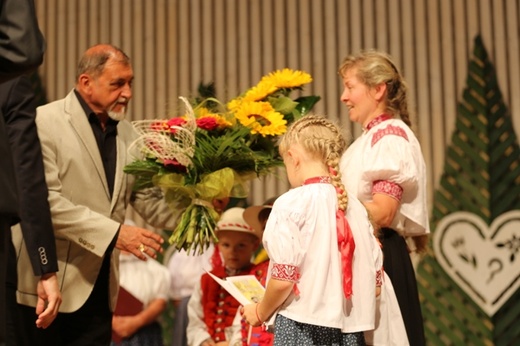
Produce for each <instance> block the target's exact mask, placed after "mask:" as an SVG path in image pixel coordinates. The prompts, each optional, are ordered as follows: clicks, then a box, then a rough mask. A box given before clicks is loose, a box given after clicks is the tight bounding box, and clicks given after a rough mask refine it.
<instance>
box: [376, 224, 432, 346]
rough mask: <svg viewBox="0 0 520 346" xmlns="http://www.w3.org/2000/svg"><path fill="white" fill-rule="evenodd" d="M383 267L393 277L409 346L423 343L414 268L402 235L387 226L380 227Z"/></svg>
mask: <svg viewBox="0 0 520 346" xmlns="http://www.w3.org/2000/svg"><path fill="white" fill-rule="evenodd" d="M381 232H382V235H381V237H380V240H381V243H382V245H383V256H384V259H383V267H384V270H385V272H386V273H387V274H388V276H389V277H390V280H392V285H393V286H394V290H395V294H396V296H397V301H398V303H399V308H400V309H401V315H402V316H403V320H404V326H405V328H406V334H407V335H408V341H409V342H410V345H411V346H422V345H425V339H424V326H423V318H422V313H421V305H420V302H419V292H418V290H417V281H416V279H415V271H414V268H413V265H412V260H411V258H410V253H409V251H408V246H407V245H406V241H405V239H404V238H403V237H401V236H400V235H399V234H398V233H397V232H395V231H394V230H392V229H390V228H382V229H381Z"/></svg>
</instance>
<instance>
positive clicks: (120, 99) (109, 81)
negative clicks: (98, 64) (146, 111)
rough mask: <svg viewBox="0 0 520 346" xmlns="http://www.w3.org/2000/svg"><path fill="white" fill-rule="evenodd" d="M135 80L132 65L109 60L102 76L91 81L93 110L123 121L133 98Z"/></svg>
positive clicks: (91, 104)
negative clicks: (129, 102)
mask: <svg viewBox="0 0 520 346" xmlns="http://www.w3.org/2000/svg"><path fill="white" fill-rule="evenodd" d="M133 79H134V72H133V70H132V67H131V66H130V65H126V64H123V63H121V62H119V61H117V60H114V59H110V60H108V61H107V63H106V64H105V68H104V69H103V72H102V73H101V75H99V76H98V77H97V78H92V79H91V85H90V95H89V96H90V97H89V98H90V99H89V101H90V102H89V103H90V106H91V107H92V110H93V111H94V112H95V113H106V114H108V115H109V116H110V117H111V118H113V119H115V120H122V119H123V118H124V116H125V113H126V110H127V106H128V101H130V99H131V98H132V82H133Z"/></svg>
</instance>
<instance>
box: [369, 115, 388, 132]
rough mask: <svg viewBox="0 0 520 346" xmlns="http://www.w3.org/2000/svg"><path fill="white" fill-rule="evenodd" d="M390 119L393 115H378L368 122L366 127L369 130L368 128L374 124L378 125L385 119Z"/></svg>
mask: <svg viewBox="0 0 520 346" xmlns="http://www.w3.org/2000/svg"><path fill="white" fill-rule="evenodd" d="M390 119H392V117H391V116H390V115H388V114H381V115H380V116H378V117H377V118H374V119H372V120H371V121H370V122H369V123H368V125H367V127H366V129H367V131H368V130H370V129H371V128H372V127H374V126H376V125H379V124H381V123H382V122H383V121H387V120H390Z"/></svg>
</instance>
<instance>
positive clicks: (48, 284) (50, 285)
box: [36, 273, 61, 329]
mask: <svg viewBox="0 0 520 346" xmlns="http://www.w3.org/2000/svg"><path fill="white" fill-rule="evenodd" d="M36 292H37V294H38V302H37V303H36V314H37V315H38V318H37V319H36V327H38V328H43V329H45V328H47V327H48V326H50V324H51V323H52V321H54V319H55V318H56V316H58V309H59V308H60V305H61V292H60V288H59V286H58V277H57V276H56V273H48V274H44V275H43V276H42V277H41V279H40V281H38V285H37V286H36Z"/></svg>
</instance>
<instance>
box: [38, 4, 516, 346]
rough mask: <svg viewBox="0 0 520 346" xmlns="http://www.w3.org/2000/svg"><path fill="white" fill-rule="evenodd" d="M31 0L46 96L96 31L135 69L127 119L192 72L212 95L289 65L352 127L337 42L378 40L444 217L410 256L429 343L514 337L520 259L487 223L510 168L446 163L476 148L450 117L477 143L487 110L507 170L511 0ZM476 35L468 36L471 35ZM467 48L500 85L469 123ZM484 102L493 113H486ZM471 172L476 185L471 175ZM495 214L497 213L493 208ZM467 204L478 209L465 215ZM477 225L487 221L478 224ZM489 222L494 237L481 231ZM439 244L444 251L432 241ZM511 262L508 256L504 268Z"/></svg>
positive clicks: (224, 95) (157, 110)
mask: <svg viewBox="0 0 520 346" xmlns="http://www.w3.org/2000/svg"><path fill="white" fill-rule="evenodd" d="M35 2H36V5H37V11H38V17H39V20H40V24H41V27H42V30H43V32H44V34H45V36H46V38H47V43H48V50H47V53H46V56H45V61H44V64H43V65H42V67H41V68H40V70H39V73H40V77H41V79H42V83H43V86H44V88H45V91H46V96H47V99H48V100H49V101H52V100H55V99H58V98H61V97H63V96H65V95H66V94H67V92H68V91H69V90H70V89H71V88H72V87H73V86H74V77H75V66H76V62H77V60H78V58H79V55H80V54H81V53H82V52H83V51H84V50H85V49H86V48H87V47H88V46H90V45H92V44H95V43H101V42H109V43H112V44H115V45H117V46H119V47H121V48H122V49H123V50H124V51H125V52H127V53H128V54H129V56H130V57H131V58H132V60H133V65H134V70H135V76H136V79H135V83H134V98H133V100H132V102H131V107H130V114H129V118H130V119H145V118H165V117H168V116H172V115H174V114H176V112H177V111H178V108H177V107H178V104H179V102H178V96H181V95H183V96H190V95H193V94H194V93H195V92H196V88H197V85H198V84H199V83H200V82H204V83H209V82H214V83H215V85H216V89H217V95H218V97H219V98H220V99H224V100H225V99H228V98H231V97H233V96H235V95H237V94H238V93H239V92H241V91H242V90H244V89H246V88H248V87H250V86H252V85H254V84H255V83H256V82H257V81H258V80H259V79H260V78H261V77H262V76H263V75H264V74H266V73H268V72H270V71H272V70H274V69H280V68H284V67H289V68H293V69H301V70H305V71H307V72H309V73H311V74H312V76H313V77H314V82H313V83H312V84H311V85H309V86H308V87H307V88H306V89H305V90H304V91H303V94H317V95H321V96H322V101H320V103H319V104H318V105H317V106H316V110H317V111H318V112H320V113H323V114H326V115H327V116H328V117H329V118H331V119H334V120H338V121H340V122H341V123H342V124H343V125H344V126H345V127H346V128H348V129H349V130H350V132H351V134H352V136H357V135H358V134H359V133H360V128H359V127H358V126H355V125H352V124H351V123H350V122H349V120H348V117H347V112H346V108H345V107H344V106H342V105H341V103H340V102H339V96H340V93H341V84H340V80H339V78H338V75H337V67H338V65H339V64H340V62H341V60H342V58H343V57H344V56H345V55H347V54H349V53H351V52H356V51H359V50H360V49H365V48H377V49H382V50H385V51H387V52H388V53H390V54H391V55H392V56H394V57H395V60H396V63H397V66H398V67H399V68H400V69H401V70H402V72H403V74H404V76H405V78H406V79H407V81H408V83H409V86H410V88H411V96H412V99H413V101H414V103H415V109H416V111H417V117H415V118H414V119H412V120H413V123H414V130H415V131H416V133H417V135H418V137H419V140H420V142H421V145H422V148H423V153H424V157H425V159H426V164H427V167H428V187H429V192H430V193H429V204H430V210H432V216H431V219H432V226H433V229H434V230H435V229H436V227H439V225H440V226H443V228H442V229H443V230H442V231H440V232H439V234H441V233H442V234H444V235H445V236H444V237H441V238H436V236H435V233H434V237H433V239H434V240H435V242H436V243H435V244H432V245H433V247H432V249H433V250H434V251H436V252H435V253H433V252H431V253H430V254H429V255H428V257H427V258H426V260H425V261H423V263H422V266H419V273H418V274H419V282H420V285H421V298H422V300H423V309H426V310H427V313H425V318H426V326H427V332H428V339H429V340H430V343H431V344H460V345H465V344H472V345H478V344H483V345H490V344H493V343H496V344H501V345H502V344H503V345H508V344H514V342H519V339H518V338H519V337H518V332H515V331H512V330H513V329H512V325H513V323H514V321H517V320H518V317H519V307H518V299H517V298H515V297H517V295H515V293H514V292H516V291H517V286H518V270H516V271H515V270H513V269H514V268H518V267H519V266H518V264H517V263H516V262H515V261H518V254H517V252H518V240H517V239H518V237H519V236H518V234H516V233H515V232H514V231H512V230H511V231H507V232H505V231H501V232H500V231H499V230H500V229H501V228H500V227H501V226H500V224H497V223H496V222H497V221H496V220H499V221H500V220H506V221H507V223H509V222H510V220H511V219H514V215H513V216H512V214H505V213H506V212H508V211H510V210H511V209H512V210H518V208H519V206H518V205H517V204H516V202H515V201H516V200H515V198H517V195H518V190H517V189H518V186H519V181H518V179H502V178H500V179H497V180H493V181H492V182H489V177H488V176H492V177H496V176H500V177H502V176H501V175H496V174H495V173H496V172H491V171H486V170H487V169H489V170H494V169H496V168H495V167H497V166H496V165H495V164H497V162H495V161H490V162H488V161H484V163H485V167H484V168H485V169H484V168H482V169H481V170H479V171H478V172H479V174H480V173H482V174H483V178H481V179H477V178H475V179H476V180H464V179H459V180H457V179H458V178H457V174H458V173H457V172H462V171H463V169H462V168H460V167H459V168H457V169H458V170H457V169H451V168H450V167H452V165H454V164H455V166H456V167H458V166H457V164H459V161H461V160H460V158H457V157H456V156H453V155H454V152H455V153H458V154H459V155H461V156H463V157H464V156H465V155H470V154H471V152H472V150H474V149H475V148H466V147H464V144H463V143H464V140H467V138H468V137H467V136H470V135H469V134H467V133H465V132H464V131H463V130H461V126H462V125H461V124H460V122H462V123H463V124H464V125H467V126H470V127H471V126H474V127H471V128H472V132H471V136H474V137H471V136H470V137H469V138H474V139H475V143H480V144H482V143H488V141H491V142H493V143H496V142H494V140H495V139H496V138H495V137H493V136H494V135H495V134H496V132H492V133H491V132H490V131H491V130H490V129H489V128H488V127H486V126H488V125H489V124H488V123H487V124H488V125H486V126H484V125H478V124H479V122H485V121H495V120H496V121H501V122H507V123H508V128H507V131H508V132H507V133H508V136H511V138H512V141H511V142H509V141H506V142H504V143H505V144H504V145H502V146H497V147H493V150H495V151H500V150H503V151H504V153H509V154H511V151H513V154H511V155H510V156H509V157H510V161H507V162H505V163H504V162H502V161H500V163H498V165H500V167H503V169H506V168H507V169H508V170H511V171H509V173H508V174H509V176H511V174H514V173H515V171H514V167H515V165H517V163H516V161H515V159H517V157H515V155H516V145H517V144H516V143H517V140H516V134H518V133H520V132H519V131H520V97H518V96H517V93H518V92H519V90H520V64H519V61H520V36H519V32H520V31H519V29H520V27H519V23H520V20H519V19H520V18H519V17H520V3H519V1H518V0H35ZM476 37H479V44H478V45H477V44H476V41H475V39H476ZM476 46H479V47H482V49H483V50H485V52H486V54H485V57H483V56H478V57H477V58H475V56H477V55H476V54H475V47H476ZM470 61H482V62H483V63H484V64H485V66H492V67H493V75H494V81H496V85H493V88H494V89H493V90H499V91H500V102H501V103H500V105H501V106H500V107H501V108H500V109H501V110H503V112H502V111H501V112H502V113H500V114H501V117H498V118H496V113H494V112H495V111H496V109H486V110H485V111H482V110H481V109H478V107H477V111H476V112H474V113H472V114H478V116H477V118H479V117H480V118H479V119H478V121H479V122H476V123H475V124H473V123H471V124H470V125H468V124H466V123H465V121H471V122H473V121H475V119H473V118H471V117H470V116H469V115H468V114H465V113H464V115H465V116H466V117H467V118H466V120H461V118H460V113H461V110H460V106H459V105H460V104H461V103H463V104H472V103H471V102H468V101H467V99H466V97H467V95H463V92H464V90H467V89H468V90H474V89H472V88H473V87H474V86H475V85H468V76H469V75H470V74H471V73H473V72H474V71H476V70H475V68H476V67H473V69H470V64H469V63H470ZM471 71H473V72H471ZM486 71H487V70H486ZM480 72H481V73H484V72H482V71H480ZM486 73H487V72H486ZM484 74H485V73H484ZM484 82H485V83H487V82H488V79H484ZM474 93H475V91H471V92H470V94H474ZM484 96H485V95H484ZM480 101H482V100H480ZM495 101H496V100H495ZM487 102H491V101H489V100H486V99H484V103H487ZM470 113H471V112H470ZM490 114H493V117H491V118H488V117H489V116H490ZM482 117H484V118H485V119H488V120H484V119H482ZM468 119H472V120H468ZM497 119H498V120H497ZM504 119H505V120H504ZM481 124H482V123H481ZM501 130H503V129H501ZM455 134H456V135H455ZM500 136H505V135H504V134H503V133H502V134H501V135H500ZM500 138H503V137H500ZM461 145H462V146H461ZM486 145H488V144H486ZM486 148H487V147H486ZM470 149H471V150H470ZM481 149H482V148H481ZM482 150H484V149H482ZM486 150H487V149H486ZM486 150H484V151H483V152H484V153H485V154H482V153H481V152H478V154H476V156H474V157H473V159H474V160H475V162H477V164H479V163H482V162H480V161H479V160H480V157H481V156H482V155H484V156H485V155H488V154H489V153H488V151H486ZM495 155H497V154H495ZM503 155H505V154H503ZM467 167H470V168H471V167H473V166H471V165H470V166H467ZM512 167H513V168H512ZM506 175H507V174H506ZM459 178H460V177H459ZM480 183H483V184H485V185H484V187H482V186H480V185H479V184H480ZM459 185H462V187H461V186H459ZM467 185H470V186H467ZM450 186H453V187H452V188H450ZM287 188H288V185H287V182H286V180H285V178H284V174H283V172H282V171H281V172H279V177H278V178H277V177H271V178H269V179H267V180H265V181H264V180H258V181H256V182H254V183H253V184H252V186H251V197H250V198H249V202H250V203H255V204H258V203H261V202H262V201H264V200H265V199H267V198H269V197H271V196H274V195H278V194H280V193H283V192H284V191H285V190H286V189H287ZM459 188H460V189H463V190H460V191H459V190H458V189H459ZM475 190H476V191H477V192H478V193H479V194H480V198H474V199H471V200H470V202H467V203H465V204H464V203H462V202H461V203H459V204H457V203H451V201H450V199H451V200H454V199H462V198H463V197H464V196H465V195H464V194H467V193H468V192H467V191H470V193H475ZM497 190H498V191H499V192H502V193H503V195H501V197H500V198H499V199H496V200H492V202H491V203H492V206H491V207H490V205H489V201H490V198H491V197H490V195H493V193H494V191H497ZM446 191H449V192H450V193H449V194H448V193H446ZM434 198H435V200H434ZM500 203H505V205H506V207H504V206H503V205H502V204H500ZM499 204H500V205H499ZM468 205H469V206H470V207H468ZM497 205H499V206H498V207H497ZM486 208H487V209H490V211H489V213H488V212H484V211H483V210H484V209H486ZM491 209H492V210H491ZM433 211H435V212H433ZM463 211H465V212H471V213H472V215H473V216H469V217H468V218H465V219H464V220H466V221H467V222H466V226H467V224H468V223H469V224H472V225H476V226H474V228H467V229H464V228H463V229H462V231H460V230H459V232H462V233H463V234H465V235H467V234H470V233H471V234H473V236H472V237H473V238H471V239H472V240H471V241H470V239H469V238H467V239H462V238H461V237H460V236H459V235H453V234H456V233H452V230H453V226H452V225H453V223H452V222H451V221H453V220H451V221H450V219H448V220H447V221H446V220H445V217H447V216H449V215H450V214H451V213H454V212H463ZM503 214H505V215H506V216H502V218H505V219H501V215H503ZM475 215H477V216H478V217H479V219H478V220H479V221H475V220H476V219H475V220H473V219H472V218H473V217H474V216H475ZM459 216H460V215H459ZM443 220H444V221H443ZM457 220H458V219H457ZM471 220H473V221H471ZM450 222H451V223H450ZM511 222H512V221H511ZM467 227H469V226H467ZM486 227H487V230H482V229H483V228H486ZM508 229H509V228H508ZM517 229H518V227H517ZM464 230H465V231H464ZM479 230H480V231H479ZM499 233H500V234H502V235H503V239H502V238H500V237H499V238H500V239H499V238H497V237H495V236H493V235H494V234H499ZM461 239H462V240H461ZM447 240H449V242H446V241H447ZM507 240H509V241H510V242H509V243H508V242H507ZM443 241H444V242H443ZM461 241H462V242H463V243H464V244H466V246H467V247H469V245H470V244H471V247H472V248H474V251H476V252H479V253H481V254H483V253H484V252H486V251H487V252H489V254H486V256H485V258H484V259H483V260H482V261H483V262H482V263H484V262H485V265H486V267H485V268H486V270H485V271H484V269H483V268H484V267H479V265H480V263H481V261H477V260H476V259H475V262H473V258H472V257H471V255H472V253H471V252H469V250H468V252H467V253H464V252H463V251H462V250H460V249H461V248H462V245H460V244H461ZM457 244H458V245H457ZM497 244H502V245H501V247H500V246H498V245H497ZM491 245H493V246H491ZM438 249H446V250H445V251H444V252H442V253H438V252H437V250H438ZM500 249H502V250H500ZM504 249H513V250H508V251H510V252H511V253H509V258H505V257H503V256H502V255H503V254H504V252H506V251H505V250H504ZM439 251H441V250H439ZM450 251H451V255H450ZM493 251H495V252H496V253H495V252H493ZM463 255H464V256H466V259H464V258H463ZM439 256H443V258H440V257H439ZM450 256H455V257H450ZM468 256H469V257H468ZM466 260H467V261H469V262H468V263H470V264H471V265H472V266H473V269H474V271H476V272H478V273H480V274H481V280H482V281H483V282H473V281H472V280H473V279H472V278H470V277H469V276H468V274H467V273H466V274H461V273H463V272H464V271H463V270H462V269H461V267H460V265H462V264H463V263H466V262H465V261H466ZM495 260H498V262H500V263H501V264H498V262H497V261H495ZM457 261H458V262H457ZM507 261H510V262H509V263H507ZM511 263H513V264H516V265H515V266H514V267H512V266H511ZM500 265H502V267H500V268H501V269H500V270H498V269H499V266H500ZM441 267H442V268H441ZM477 268H478V270H482V271H481V272H479V271H478V270H477ZM484 274H485V275H484ZM428 275H429V276H428ZM486 282H488V283H490V282H499V284H497V286H495V287H494V288H493V289H488V288H484V285H485V284H486ZM479 285H481V286H479ZM486 287H487V286H486ZM493 292H494V293H493ZM497 292H498V293H497ZM497 294H498V295H497ZM515 299H516V300H515ZM505 307H507V308H505ZM456 311H464V314H462V315H457V314H455V312H456ZM450 316H451V317H450ZM453 316H457V317H456V318H453ZM493 316H494V317H493ZM516 329H518V328H516ZM475 333H476V334H475ZM473 334H474V335H476V336H475V337H473V336H472V335H473Z"/></svg>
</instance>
